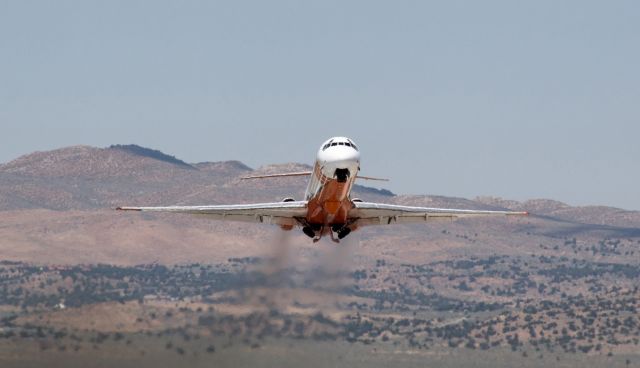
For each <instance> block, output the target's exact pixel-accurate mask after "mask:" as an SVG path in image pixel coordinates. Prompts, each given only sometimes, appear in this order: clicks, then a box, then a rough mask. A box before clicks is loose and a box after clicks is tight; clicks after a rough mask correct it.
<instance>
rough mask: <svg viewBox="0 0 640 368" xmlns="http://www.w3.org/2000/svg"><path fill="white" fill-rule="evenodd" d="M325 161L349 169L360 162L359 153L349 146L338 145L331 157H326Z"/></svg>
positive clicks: (336, 166)
mask: <svg viewBox="0 0 640 368" xmlns="http://www.w3.org/2000/svg"><path fill="white" fill-rule="evenodd" d="M327 163H328V164H329V163H330V164H331V166H333V167H335V168H339V169H349V168H351V167H353V166H354V165H358V164H359V163H360V154H359V153H358V151H356V150H354V149H352V148H350V147H344V148H342V147H340V148H339V149H338V150H336V151H335V152H334V154H333V155H331V157H328V158H327Z"/></svg>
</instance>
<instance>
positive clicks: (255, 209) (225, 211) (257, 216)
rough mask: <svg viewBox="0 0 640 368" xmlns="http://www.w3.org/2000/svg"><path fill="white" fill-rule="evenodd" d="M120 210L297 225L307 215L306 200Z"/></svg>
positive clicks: (119, 208) (124, 209)
mask: <svg viewBox="0 0 640 368" xmlns="http://www.w3.org/2000/svg"><path fill="white" fill-rule="evenodd" d="M116 209H117V210H120V211H142V212H171V213H186V214H191V215H204V216H207V217H210V218H212V219H215V220H224V221H242V222H257V223H265V224H275V225H296V224H297V223H298V222H297V220H296V218H304V217H305V216H306V215H307V202H306V201H292V202H273V203H255V204H234V205H221V206H169V207H118V208H116Z"/></svg>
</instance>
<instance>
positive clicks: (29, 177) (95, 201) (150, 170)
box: [0, 145, 640, 228]
mask: <svg viewBox="0 0 640 368" xmlns="http://www.w3.org/2000/svg"><path fill="white" fill-rule="evenodd" d="M309 169H310V166H309V165H304V164H298V163H287V164H279V165H268V166H265V167H261V168H258V169H256V170H253V169H251V168H250V167H248V166H246V165H244V164H243V163H241V162H238V161H224V162H201V163H186V162H184V161H182V160H180V159H178V158H176V157H174V156H171V155H168V154H165V153H162V152H160V151H157V150H153V149H148V148H143V147H139V146H136V145H114V146H111V147H109V148H95V147H89V146H73V147H67V148H61V149H57V150H53V151H46V152H34V153H31V154H28V155H25V156H22V157H19V158H17V159H16V160H13V161H11V162H8V163H6V164H2V165H0V211H7V210H19V209H50V210H88V209H105V208H113V207H116V206H118V205H123V204H133V205H161V204H221V203H248V202H254V201H278V200H281V199H282V198H284V197H294V198H301V197H302V196H303V195H304V190H305V187H306V182H307V178H305V177H292V178H277V179H275V178H274V179H265V180H244V181H241V180H240V177H242V176H247V175H260V174H272V173H278V172H295V171H304V170H309ZM354 195H355V196H357V197H360V198H362V199H365V200H371V201H381V202H387V203H397V204H404V205H414V206H428V207H448V208H472V209H504V208H508V209H513V210H525V211H529V212H531V213H532V214H534V215H536V216H542V217H545V218H552V219H558V220H563V221H569V222H574V223H578V224H593V225H601V226H616V227H625V228H640V212H638V211H625V210H621V209H617V208H611V207H604V206H587V207H572V206H569V205H567V204H564V203H561V202H558V201H553V200H547V199H535V200H529V201H525V202H517V201H510V200H504V199H501V198H496V197H481V198H476V199H474V200H469V199H464V198H454V197H443V196H434V195H411V196H409V195H402V196H396V195H394V194H393V193H391V192H389V191H386V190H378V189H375V188H370V187H366V186H362V185H359V186H357V187H356V188H355V190H354Z"/></svg>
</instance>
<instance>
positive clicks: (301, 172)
mask: <svg viewBox="0 0 640 368" xmlns="http://www.w3.org/2000/svg"><path fill="white" fill-rule="evenodd" d="M309 175H311V171H300V172H292V173H284V174H268V175H253V176H243V177H241V178H240V180H247V179H265V178H284V177H287V176H309Z"/></svg>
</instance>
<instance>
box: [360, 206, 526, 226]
mask: <svg viewBox="0 0 640 368" xmlns="http://www.w3.org/2000/svg"><path fill="white" fill-rule="evenodd" d="M353 204H354V208H353V209H351V211H349V217H350V218H353V219H357V224H358V225H359V226H367V225H390V224H407V223H416V222H426V221H433V220H442V219H455V218H458V217H476V216H500V215H504V216H527V215H528V214H529V213H528V212H513V211H482V210H457V209H446V208H429V207H412V206H398V205H393V204H384V203H372V202H354V203H353Z"/></svg>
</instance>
